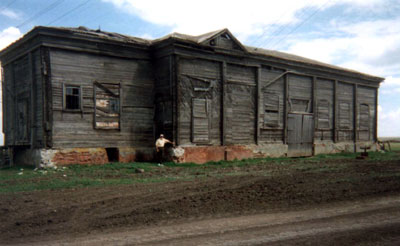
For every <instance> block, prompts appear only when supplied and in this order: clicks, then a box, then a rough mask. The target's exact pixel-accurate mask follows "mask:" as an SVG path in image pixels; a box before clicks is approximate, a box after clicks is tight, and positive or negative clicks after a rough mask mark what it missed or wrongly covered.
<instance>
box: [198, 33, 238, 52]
mask: <svg viewBox="0 0 400 246" xmlns="http://www.w3.org/2000/svg"><path fill="white" fill-rule="evenodd" d="M201 44H203V45H208V46H212V47H216V48H222V49H228V50H238V51H246V49H245V48H244V46H243V45H242V44H241V43H240V42H239V40H237V39H236V38H235V37H234V36H233V35H232V33H231V32H230V31H229V30H228V29H223V30H221V31H219V32H217V33H215V34H213V35H211V36H209V37H207V38H206V39H205V40H203V41H202V42H201Z"/></svg>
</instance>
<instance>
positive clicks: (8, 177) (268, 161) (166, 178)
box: [0, 152, 400, 193]
mask: <svg viewBox="0 0 400 246" xmlns="http://www.w3.org/2000/svg"><path fill="white" fill-rule="evenodd" d="M358 155H359V153H339V154H331V155H325V154H324V155H317V156H313V157H309V158H286V157H280V158H262V159H246V160H241V161H237V160H236V161H218V162H208V163H205V164H203V165H198V164H194V163H184V164H177V163H173V162H168V163H164V165H162V166H159V165H157V164H155V163H140V162H136V163H109V164H105V165H70V166H67V167H64V168H63V167H60V168H57V169H53V168H49V169H46V170H37V169H35V168H34V167H11V168H5V169H2V170H0V193H9V192H21V191H34V190H51V189H68V188H80V187H95V186H112V185H129V184H134V183H154V182H157V183H163V182H170V181H176V180H185V181H190V180H194V179H199V178H200V179H206V178H208V177H223V176H240V175H246V174H248V171H247V170H246V169H248V168H251V167H253V166H256V165H263V166H264V167H265V165H269V166H268V167H265V168H262V169H260V168H255V169H252V170H251V171H252V172H253V174H256V175H262V176H270V175H272V174H271V173H272V172H271V169H273V168H278V169H282V168H283V169H285V170H286V169H287V170H294V171H296V170H297V171H305V172H313V173H318V172H335V171H340V170H341V169H343V168H346V166H345V165H341V164H340V162H338V165H337V166H333V165H332V164H330V165H326V166H325V165H324V166H321V165H316V164H317V163H319V162H321V161H326V160H338V161H340V160H344V159H355V158H356V156H358ZM399 159H400V156H399V153H396V152H386V153H381V152H369V159H367V160H364V161H385V160H399ZM137 169H143V170H144V173H137V172H136V171H137Z"/></svg>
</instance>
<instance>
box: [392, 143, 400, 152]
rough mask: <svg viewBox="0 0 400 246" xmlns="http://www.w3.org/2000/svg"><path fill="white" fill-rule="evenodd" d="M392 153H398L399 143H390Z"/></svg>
mask: <svg viewBox="0 0 400 246" xmlns="http://www.w3.org/2000/svg"><path fill="white" fill-rule="evenodd" d="M390 147H391V148H392V151H400V143H390Z"/></svg>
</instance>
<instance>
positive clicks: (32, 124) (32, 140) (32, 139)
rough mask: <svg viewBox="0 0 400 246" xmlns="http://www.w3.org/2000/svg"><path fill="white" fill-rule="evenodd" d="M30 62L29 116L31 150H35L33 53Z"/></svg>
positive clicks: (30, 55) (29, 58) (29, 57)
mask: <svg viewBox="0 0 400 246" xmlns="http://www.w3.org/2000/svg"><path fill="white" fill-rule="evenodd" d="M28 60H29V62H28V71H29V72H28V78H29V83H30V87H31V89H30V100H29V101H30V105H29V106H30V112H29V114H30V123H29V128H30V132H31V136H30V140H31V141H30V145H31V146H30V147H31V149H33V147H34V146H33V145H34V144H35V139H34V136H35V126H36V124H35V114H34V111H35V99H34V92H35V86H34V82H35V80H34V78H35V70H34V67H33V59H32V52H29V53H28Z"/></svg>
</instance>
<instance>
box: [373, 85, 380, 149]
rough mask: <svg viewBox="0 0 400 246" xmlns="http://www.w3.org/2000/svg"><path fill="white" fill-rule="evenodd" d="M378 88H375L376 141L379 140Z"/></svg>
mask: <svg viewBox="0 0 400 246" xmlns="http://www.w3.org/2000/svg"><path fill="white" fill-rule="evenodd" d="M378 95H379V94H378V88H376V90H375V126H374V130H375V132H374V138H375V139H374V141H375V142H376V141H378Z"/></svg>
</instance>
